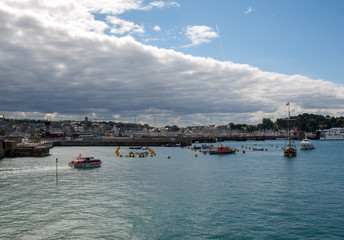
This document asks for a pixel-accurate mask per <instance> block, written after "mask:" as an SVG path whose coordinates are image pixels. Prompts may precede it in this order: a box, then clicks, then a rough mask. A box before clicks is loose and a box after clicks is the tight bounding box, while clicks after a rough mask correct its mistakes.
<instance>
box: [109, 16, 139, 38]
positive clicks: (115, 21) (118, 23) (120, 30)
mask: <svg viewBox="0 0 344 240" xmlns="http://www.w3.org/2000/svg"><path fill="white" fill-rule="evenodd" d="M106 20H107V21H108V22H109V23H111V25H112V26H113V27H112V28H111V30H110V32H111V33H113V34H125V33H144V32H145V31H144V28H143V26H139V25H137V24H135V23H133V22H130V21H125V20H123V19H119V18H117V17H113V16H107V17H106Z"/></svg>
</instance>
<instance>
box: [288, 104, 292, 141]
mask: <svg viewBox="0 0 344 240" xmlns="http://www.w3.org/2000/svg"><path fill="white" fill-rule="evenodd" d="M287 105H288V138H289V147H291V136H290V104H289V102H288V103H287Z"/></svg>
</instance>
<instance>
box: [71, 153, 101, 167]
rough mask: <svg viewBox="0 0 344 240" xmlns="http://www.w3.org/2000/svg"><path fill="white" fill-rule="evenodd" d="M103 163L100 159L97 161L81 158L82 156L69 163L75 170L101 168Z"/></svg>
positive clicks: (90, 158)
mask: <svg viewBox="0 0 344 240" xmlns="http://www.w3.org/2000/svg"><path fill="white" fill-rule="evenodd" d="M101 164H102V161H101V160H100V159H95V158H94V157H88V156H85V157H84V156H81V154H80V155H79V156H78V157H76V158H75V159H73V160H72V161H70V162H69V164H68V165H69V166H70V167H74V168H94V167H100V166H101Z"/></svg>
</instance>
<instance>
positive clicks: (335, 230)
mask: <svg viewBox="0 0 344 240" xmlns="http://www.w3.org/2000/svg"><path fill="white" fill-rule="evenodd" d="M313 142H314V144H315V147H316V149H315V150H312V151H301V150H299V149H298V155H297V156H296V157H292V158H289V157H284V156H283V150H281V147H283V146H284V141H283V140H275V141H262V142H258V141H257V142H255V141H247V142H224V143H223V144H224V145H229V146H233V147H237V148H238V149H240V152H238V153H236V154H230V155H208V154H207V155H204V154H202V153H199V152H194V151H191V150H189V149H185V148H175V147H174V148H172V147H170V148H168V147H153V150H154V151H155V152H156V154H157V156H155V157H147V158H125V157H122V158H120V157H117V156H116V154H115V150H116V146H113V147H55V148H53V149H51V150H50V153H51V154H50V155H49V156H47V157H42V158H26V157H24V158H13V159H10V158H5V159H3V160H1V161H0V190H1V194H0V203H1V204H0V239H343V238H344V158H343V156H344V141H313ZM241 146H243V148H241ZM246 146H247V149H246V148H245V147H246ZM297 146H298V148H299V146H300V142H297ZM249 147H251V148H253V147H257V148H264V151H252V149H249ZM265 149H267V150H268V151H265ZM243 150H245V153H243ZM120 152H121V153H123V154H124V153H127V152H129V149H128V148H125V147H121V149H120ZM80 153H81V154H83V155H91V156H94V157H96V158H100V159H101V160H102V162H103V163H102V167H100V168H95V169H74V168H70V167H68V162H69V161H70V160H71V159H72V158H74V157H76V156H77V155H79V154H80ZM195 154H197V155H198V156H197V157H195ZM168 156H171V158H170V159H168V158H167V157H168ZM56 158H58V168H57V171H56V161H55V160H56Z"/></svg>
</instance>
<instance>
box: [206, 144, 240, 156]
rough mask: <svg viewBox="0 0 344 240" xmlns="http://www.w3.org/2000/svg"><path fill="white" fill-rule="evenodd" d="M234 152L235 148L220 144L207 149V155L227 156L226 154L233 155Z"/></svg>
mask: <svg viewBox="0 0 344 240" xmlns="http://www.w3.org/2000/svg"><path fill="white" fill-rule="evenodd" d="M235 152H236V149H235V148H230V147H226V146H222V144H220V145H219V146H217V147H213V148H210V149H209V154H228V153H235Z"/></svg>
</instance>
